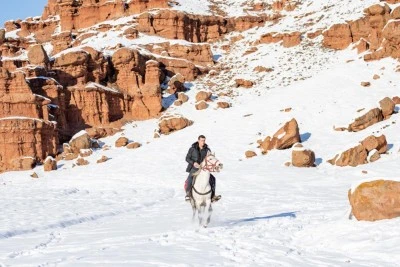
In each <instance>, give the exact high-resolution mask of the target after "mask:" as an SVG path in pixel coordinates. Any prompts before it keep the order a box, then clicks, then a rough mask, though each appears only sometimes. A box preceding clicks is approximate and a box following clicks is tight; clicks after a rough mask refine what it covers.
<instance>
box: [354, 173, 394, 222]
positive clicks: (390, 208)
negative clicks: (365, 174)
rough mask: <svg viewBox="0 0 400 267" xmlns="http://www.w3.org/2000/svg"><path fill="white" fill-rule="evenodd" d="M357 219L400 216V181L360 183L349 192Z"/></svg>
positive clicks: (367, 219) (371, 219)
mask: <svg viewBox="0 0 400 267" xmlns="http://www.w3.org/2000/svg"><path fill="white" fill-rule="evenodd" d="M348 197H349V201H350V205H351V209H352V213H353V215H354V217H356V218H357V220H363V221H376V220H383V219H392V218H395V217H398V216H400V182H398V181H390V180H375V181H370V182H364V183H361V184H360V185H358V186H357V187H356V188H355V190H354V191H352V190H349V193H348Z"/></svg>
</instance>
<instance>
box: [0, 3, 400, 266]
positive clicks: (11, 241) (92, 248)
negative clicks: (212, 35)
mask: <svg viewBox="0 0 400 267" xmlns="http://www.w3.org/2000/svg"><path fill="white" fill-rule="evenodd" d="M176 2H177V3H178V4H180V5H176V6H174V7H173V8H176V9H179V10H186V11H191V12H192V13H196V11H198V10H197V9H196V8H195V7H196V6H197V4H198V2H200V1H193V0H191V1H180V0H179V1H176ZM205 2H208V3H209V5H207V4H205V3H204V8H205V7H206V6H208V7H210V9H209V10H208V9H203V10H202V11H201V12H204V13H205V14H210V12H211V13H212V12H213V11H212V10H215V9H212V10H211V7H212V5H217V6H219V8H220V9H221V10H223V11H224V12H227V13H229V12H232V15H242V14H241V12H244V11H243V10H244V6H243V3H242V2H246V1H243V0H240V1H233V0H229V1H211V0H210V1H205ZM223 2H224V3H223ZM247 2H253V1H247ZM254 2H256V1H254ZM300 2H301V3H302V5H300V6H301V8H300V9H299V10H296V11H294V14H295V15H294V16H296V15H297V16H299V14H300V13H301V12H303V13H301V14H305V13H307V12H315V14H314V15H313V16H315V17H318V16H323V19H321V21H320V23H321V25H322V24H324V25H322V26H323V27H327V26H329V25H331V24H333V23H335V22H342V21H343V20H347V19H354V18H357V16H359V14H360V13H359V12H362V9H363V8H365V7H367V6H369V5H371V4H374V3H377V2H378V1H372V0H368V1H361V0H358V1H352V2H351V3H348V1H323V2H326V3H325V4H324V6H330V8H329V9H328V10H327V11H326V12H327V13H322V11H321V7H320V6H319V2H313V3H310V4H308V5H307V4H305V2H307V1H300ZM202 5H203V4H202ZM185 8H187V9H185ZM199 12H200V11H199ZM294 16H292V15H288V17H287V18H285V19H284V20H282V21H281V22H280V23H279V24H277V25H273V26H271V25H266V26H264V27H257V28H253V29H250V30H248V31H245V32H242V33H238V32H234V33H230V34H229V35H227V36H226V37H225V38H224V39H223V40H221V41H218V42H216V43H213V44H212V50H213V54H214V58H215V60H216V61H217V64H216V67H215V68H219V69H220V70H221V71H220V72H219V73H218V74H217V75H214V74H213V73H212V72H211V73H210V74H207V75H205V76H203V77H200V78H199V79H197V80H195V81H194V82H190V83H186V87H187V88H190V90H189V91H188V92H187V95H188V96H189V102H188V103H185V104H183V105H182V106H179V107H177V106H173V105H171V106H170V107H168V109H167V110H166V111H165V113H166V114H181V115H184V116H185V117H186V118H188V119H190V120H192V121H194V123H193V125H192V126H190V127H187V128H185V129H183V130H180V131H177V132H174V133H171V134H170V135H162V136H161V137H160V138H153V134H154V129H156V128H157V124H158V120H157V119H151V120H147V121H133V122H130V123H128V124H126V125H125V126H124V127H123V131H122V132H120V133H117V134H115V135H114V136H111V137H106V138H102V139H100V141H101V142H102V143H103V147H104V146H109V149H108V150H104V149H102V148H99V149H96V150H94V152H93V154H92V155H91V156H89V157H88V158H87V159H88V161H89V162H90V164H89V165H87V166H73V164H74V161H64V160H62V161H59V162H58V170H57V171H52V172H44V171H43V166H38V167H36V168H35V169H34V170H33V171H20V172H7V173H3V174H0V208H1V211H2V212H1V214H0V266H388V267H389V266H398V262H399V261H400V255H399V253H397V252H398V248H397V246H398V245H400V235H398V234H396V233H397V229H398V224H399V222H400V221H399V220H400V219H399V218H397V219H391V220H382V221H377V222H363V221H357V220H355V219H353V220H349V213H350V204H349V201H348V195H347V194H348V190H349V189H351V187H352V185H353V184H355V183H359V182H360V181H361V180H364V179H371V178H385V179H389V178H399V177H400V172H399V168H398V166H399V164H400V153H399V150H400V137H399V132H400V114H399V113H396V114H393V115H392V116H391V117H390V118H389V119H387V120H384V121H382V122H379V123H377V124H374V125H373V126H371V127H368V128H367V129H365V130H363V131H360V132H347V131H335V130H334V127H341V126H347V125H348V124H349V123H351V122H352V121H354V119H355V118H356V117H359V116H361V115H362V114H363V112H365V111H367V110H369V109H371V108H374V107H379V104H378V102H379V100H381V99H383V98H384V97H393V96H399V95H400V90H399V84H400V75H399V72H397V71H396V69H397V67H398V61H397V60H395V59H389V58H387V59H383V60H379V61H372V62H365V61H364V60H363V59H362V58H361V56H360V55H357V52H356V51H355V50H353V49H352V47H349V48H348V49H346V50H344V51H333V50H328V49H326V48H323V47H322V46H321V45H320V43H321V39H320V38H321V37H318V38H316V39H314V40H307V41H305V42H302V43H301V44H300V45H298V46H294V47H291V48H284V47H282V46H281V45H280V44H262V45H259V46H258V50H257V51H255V52H252V53H249V54H247V55H243V54H244V53H245V52H246V50H247V49H248V48H249V47H250V46H251V45H250V44H252V43H253V42H254V41H256V40H257V39H259V38H260V36H261V35H262V34H265V33H267V32H273V31H284V30H291V31H295V30H298V29H297V28H296V27H300V26H296V25H300V24H297V23H298V21H294V19H293V17H294ZM120 20H121V21H123V19H120ZM304 23H305V22H304ZM310 30H312V29H310ZM121 31H123V28H122V29H121ZM118 34H119V33H118V32H114V33H108V34H107V36H103V37H104V38H103V37H100V36H95V37H92V38H88V39H86V40H85V43H84V44H83V45H90V46H94V47H96V48H97V49H99V50H103V49H104V51H105V52H109V53H112V51H109V50H107V49H108V47H112V46H115V45H116V44H117V43H122V44H123V45H125V46H139V47H141V48H140V49H143V48H142V46H141V45H143V44H148V43H161V42H164V41H171V42H180V43H185V42H184V41H175V40H167V39H165V38H161V37H154V36H145V35H141V36H140V38H138V39H135V40H132V41H131V42H130V43H128V41H127V40H124V39H117V38H119V37H118ZM238 35H242V37H243V39H241V40H239V41H237V42H235V43H234V44H232V45H231V47H230V49H229V51H226V50H224V49H223V47H224V46H225V45H227V44H228V43H229V42H230V38H231V37H235V36H238ZM73 49H76V48H73ZM257 66H264V67H269V68H272V69H273V71H272V72H262V73H257V72H254V71H253V69H254V68H255V67H257ZM375 74H377V75H379V76H380V79H377V80H374V79H373V76H374V75H375ZM237 78H243V79H248V80H252V81H254V86H253V87H252V88H249V89H245V88H240V87H239V88H235V82H234V81H235V79H237ZM362 81H369V82H371V86H370V87H362V86H360V83H361V82H362ZM204 89H206V90H210V91H212V92H213V94H214V96H215V97H217V95H218V93H221V92H225V93H226V95H225V96H222V95H221V96H219V97H217V99H216V100H227V101H229V102H230V103H232V107H231V108H228V109H218V108H217V104H216V102H217V101H216V100H214V101H213V102H210V103H209V105H210V106H209V107H208V108H207V109H206V110H196V109H195V107H194V104H195V95H196V93H197V92H198V91H199V90H204ZM164 97H165V98H168V97H170V98H171V97H172V96H169V95H168V94H166V93H165V94H164ZM172 98H173V97H172ZM285 108H291V111H290V112H282V111H281V110H283V109H285ZM360 109H365V110H364V111H361V112H359V110H360ZM399 109H400V106H399V105H397V106H396V111H397V112H398V111H399ZM291 118H296V120H297V122H298V123H299V128H300V134H301V139H302V142H303V145H304V146H305V147H307V148H310V149H312V150H313V151H314V152H315V154H316V164H317V166H316V167H315V168H296V167H293V166H290V167H287V166H285V163H286V162H288V161H290V160H291V149H288V150H272V151H270V152H268V154H266V155H262V154H261V150H260V149H259V148H257V146H258V143H257V140H259V139H263V138H264V137H265V136H267V135H272V134H273V133H275V132H276V130H278V129H279V128H280V127H281V126H282V125H283V124H284V123H285V122H287V121H288V120H290V119H291ZM200 134H204V135H205V136H206V137H207V143H208V145H209V146H210V148H211V149H212V150H213V152H215V153H216V157H217V158H218V159H219V160H220V161H221V162H222V163H223V164H224V169H223V170H222V171H221V172H220V173H218V174H216V178H217V193H219V194H221V195H222V199H221V200H220V201H219V202H217V203H215V204H213V208H214V212H213V215H212V218H211V223H210V225H209V227H208V228H207V229H203V228H199V227H198V226H197V224H196V223H192V222H191V216H192V211H191V207H190V204H188V203H187V202H185V201H184V190H183V184H184V180H185V179H186V176H187V173H185V168H186V164H187V163H186V162H185V156H186V153H187V150H188V149H189V147H190V145H191V144H192V143H193V142H195V141H196V139H197V136H198V135H200ZM371 134H377V135H378V134H379V135H380V134H384V135H385V136H386V139H387V141H388V148H389V149H388V152H387V153H386V154H383V155H381V159H380V160H378V161H376V162H373V163H368V164H365V165H359V166H357V167H338V166H333V165H331V164H329V163H327V160H329V159H331V158H333V157H334V156H335V155H336V154H338V153H339V152H341V151H344V150H346V149H348V148H351V147H353V146H355V145H357V144H358V142H359V141H361V140H363V139H364V138H366V137H367V136H369V135H371ZM120 136H125V137H127V138H129V139H130V140H132V141H137V142H139V143H141V144H142V146H141V147H140V148H137V149H133V150H130V149H126V148H116V147H115V145H114V144H115V141H116V140H117V138H118V137H120ZM247 150H253V151H255V152H256V153H257V156H256V157H253V158H250V159H247V158H245V154H244V153H245V151H247ZM103 155H105V156H107V157H108V158H110V160H108V161H107V162H105V163H102V164H96V161H97V159H98V158H100V157H101V156H103ZM32 172H36V173H37V174H38V176H39V178H38V179H33V178H31V177H30V174H32Z"/></svg>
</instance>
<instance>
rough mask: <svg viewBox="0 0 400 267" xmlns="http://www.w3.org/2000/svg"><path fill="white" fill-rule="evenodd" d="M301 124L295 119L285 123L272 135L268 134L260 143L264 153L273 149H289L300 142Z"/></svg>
mask: <svg viewBox="0 0 400 267" xmlns="http://www.w3.org/2000/svg"><path fill="white" fill-rule="evenodd" d="M300 142H301V139H300V132H299V126H298V124H297V121H296V120H295V119H291V120H290V121H289V122H287V123H285V125H284V126H282V127H281V128H280V129H279V130H278V131H277V132H276V133H275V134H274V135H273V136H272V137H270V136H267V137H266V138H265V139H264V140H263V141H262V142H261V144H260V148H261V150H262V152H263V153H267V152H268V151H269V150H272V149H287V148H290V147H292V146H293V145H294V144H296V143H300Z"/></svg>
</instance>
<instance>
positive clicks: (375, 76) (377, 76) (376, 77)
mask: <svg viewBox="0 0 400 267" xmlns="http://www.w3.org/2000/svg"><path fill="white" fill-rule="evenodd" d="M379 78H381V76H379V75H378V74H375V75H374V77H372V79H374V80H378V79H379Z"/></svg>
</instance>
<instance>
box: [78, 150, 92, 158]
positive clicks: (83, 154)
mask: <svg viewBox="0 0 400 267" xmlns="http://www.w3.org/2000/svg"><path fill="white" fill-rule="evenodd" d="M92 154H93V151H92V150H91V149H81V151H80V153H79V155H80V156H81V157H82V158H85V157H89V156H90V155H92Z"/></svg>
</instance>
